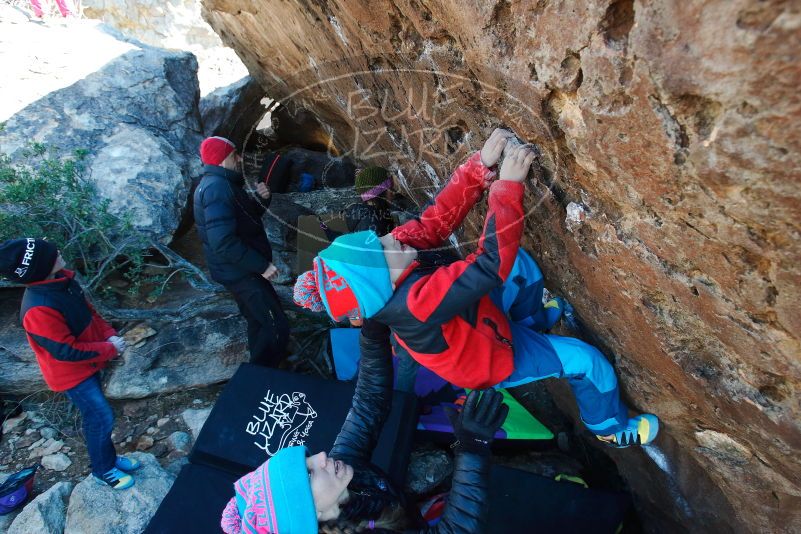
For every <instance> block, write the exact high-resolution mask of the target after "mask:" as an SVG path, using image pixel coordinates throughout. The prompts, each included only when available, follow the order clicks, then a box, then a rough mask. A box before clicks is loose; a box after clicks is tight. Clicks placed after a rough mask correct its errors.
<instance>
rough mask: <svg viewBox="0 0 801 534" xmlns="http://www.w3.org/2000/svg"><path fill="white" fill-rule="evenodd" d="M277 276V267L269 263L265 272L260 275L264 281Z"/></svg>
mask: <svg viewBox="0 0 801 534" xmlns="http://www.w3.org/2000/svg"><path fill="white" fill-rule="evenodd" d="M277 274H278V267H276V266H275V265H273V264H272V262H271V263H270V265H268V266H267V270H266V271H264V272H263V273H261V277H262V278H264V279H265V280H272V279H273V278H275V276H276V275H277Z"/></svg>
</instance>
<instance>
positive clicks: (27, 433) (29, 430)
mask: <svg viewBox="0 0 801 534" xmlns="http://www.w3.org/2000/svg"><path fill="white" fill-rule="evenodd" d="M34 432H37V433H38V432H39V431H38V430H36V429H35V428H26V429H25V435H26V436H27V435H30V434H33V433H34Z"/></svg>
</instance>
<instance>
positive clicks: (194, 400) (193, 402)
mask: <svg viewBox="0 0 801 534" xmlns="http://www.w3.org/2000/svg"><path fill="white" fill-rule="evenodd" d="M192 404H203V401H202V400H200V399H193V400H192Z"/></svg>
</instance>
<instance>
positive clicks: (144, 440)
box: [136, 436, 154, 451]
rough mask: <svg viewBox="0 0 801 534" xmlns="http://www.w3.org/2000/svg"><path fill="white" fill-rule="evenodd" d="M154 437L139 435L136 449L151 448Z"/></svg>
mask: <svg viewBox="0 0 801 534" xmlns="http://www.w3.org/2000/svg"><path fill="white" fill-rule="evenodd" d="M153 443H154V441H153V438H152V437H150V436H139V439H138V440H136V450H137V451H144V450H147V449H149V448H150V447H152V446H153Z"/></svg>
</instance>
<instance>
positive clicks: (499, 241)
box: [373, 153, 524, 388]
mask: <svg viewBox="0 0 801 534" xmlns="http://www.w3.org/2000/svg"><path fill="white" fill-rule="evenodd" d="M491 172H492V171H491V170H490V169H488V168H487V167H484V165H482V163H481V158H480V154H479V153H476V154H474V155H473V156H472V157H471V158H470V159H469V160H467V162H465V163H464V164H462V165H461V166H460V167H459V168H458V169H456V171H454V173H453V175H452V176H451V179H450V180H449V182H448V184H447V185H446V186H445V188H444V189H443V190H442V191H441V192H440V193H439V194H438V195H437V197H436V199H435V201H434V203H433V205H431V206H429V207H428V208H427V209H426V210H425V211H423V213H422V214H421V216H420V217H419V218H418V219H416V220H413V221H409V222H408V223H406V224H404V225H402V226H399V227H398V228H396V229H395V230H393V232H392V234H393V235H394V236H395V238H397V239H398V240H399V241H400V242H402V243H405V244H407V245H410V246H412V247H414V248H416V249H418V250H421V249H432V248H436V247H440V246H442V245H443V243H444V242H445V239H447V238H448V236H450V234H451V233H452V232H453V230H454V229H455V228H457V227H458V226H460V225H461V224H462V221H463V220H464V218H465V216H466V215H467V213H468V212H469V211H470V209H471V208H472V207H473V205H474V204H475V203H476V202H477V201H478V200H479V199H480V198H481V196H482V194H483V192H484V189H485V184H486V182H487V181H488V180H489V179H490V178H491V174H490V173H491ZM523 193H524V185H523V184H522V183H517V182H510V181H502V180H498V181H495V182H494V183H492V185H491V186H490V188H489V199H488V211H487V217H486V221H485V224H484V231H483V233H482V235H481V238H480V239H479V242H478V248H477V250H476V251H475V252H474V253H473V254H470V255H469V256H468V257H467V258H465V259H464V260H459V261H454V262H452V263H450V264H448V265H438V264H437V263H436V262H435V264H434V265H428V266H426V265H424V263H423V262H422V261H418V262H415V263H413V264H412V265H411V266H410V267H409V269H407V271H406V272H404V273H403V275H401V277H400V278H399V279H398V281H397V283H396V288H395V292H394V294H393V295H392V298H391V299H390V300H389V302H388V303H387V304H386V306H384V308H382V309H381V311H379V312H378V313H377V314H376V315H375V316H373V319H375V320H376V321H379V322H381V323H384V324H386V325H389V326H390V327H391V328H392V332H393V334H394V335H395V338H396V339H397V341H398V343H399V344H400V346H401V347H402V348H404V349H405V350H407V351H408V352H409V353H410V354H411V356H412V357H413V358H414V359H415V360H417V361H418V362H420V364H422V365H423V366H425V367H427V368H429V369H431V370H432V371H434V372H435V373H437V374H438V375H439V376H441V377H442V378H444V379H445V380H447V381H449V382H451V383H452V384H455V385H457V386H460V387H465V388H485V387H489V386H493V385H495V384H497V383H499V382H501V381H502V380H504V379H505V378H506V377H508V376H509V374H511V372H512V370H513V368H514V363H513V352H512V333H511V330H510V328H509V320H508V319H507V318H506V315H505V314H504V313H503V311H502V310H501V309H499V308H498V307H497V306H496V305H495V303H493V302H492V300H491V299H490V297H489V294H490V292H491V291H492V290H493V289H494V288H496V287H499V286H500V285H502V284H503V283H504V282H505V281H506V278H507V277H508V276H509V273H510V272H511V269H512V265H513V264H514V261H515V257H516V256H517V251H518V249H519V247H520V237H521V235H522V232H523ZM421 259H423V260H424V259H425V254H421Z"/></svg>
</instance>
